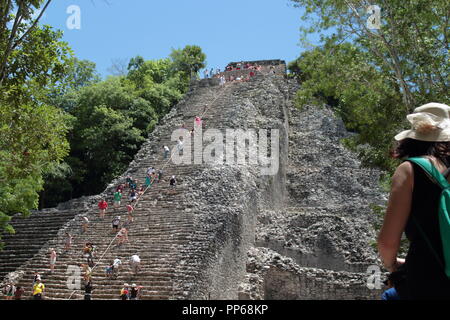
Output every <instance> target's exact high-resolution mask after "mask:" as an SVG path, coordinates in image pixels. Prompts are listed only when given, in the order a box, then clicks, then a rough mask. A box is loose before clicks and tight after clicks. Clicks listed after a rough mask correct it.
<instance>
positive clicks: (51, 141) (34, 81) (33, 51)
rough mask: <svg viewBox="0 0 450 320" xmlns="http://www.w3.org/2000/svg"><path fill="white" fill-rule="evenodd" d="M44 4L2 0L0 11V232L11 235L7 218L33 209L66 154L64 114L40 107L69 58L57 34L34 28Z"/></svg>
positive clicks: (61, 77) (36, 26) (66, 122)
mask: <svg viewBox="0 0 450 320" xmlns="http://www.w3.org/2000/svg"><path fill="white" fill-rule="evenodd" d="M49 4H50V1H46V2H44V1H39V0H34V1H31V0H30V1H2V6H1V7H0V92H1V93H2V94H1V96H0V230H2V229H6V230H8V231H13V230H12V228H11V226H9V225H8V221H9V219H10V216H11V215H13V214H15V213H22V214H24V215H25V216H26V215H29V214H30V210H31V209H35V208H37V204H38V197H39V195H38V192H39V191H40V190H41V189H42V185H43V179H42V175H43V173H44V172H45V171H46V170H47V169H48V167H49V166H50V165H52V164H55V163H58V162H60V161H61V160H62V159H63V158H64V157H65V156H66V155H67V153H68V149H69V145H68V142H67V140H66V134H67V132H68V130H69V126H70V121H69V119H68V117H67V115H66V114H65V113H64V112H63V111H62V110H60V109H57V108H55V107H52V106H49V105H48V104H46V103H45V102H46V101H47V97H48V94H49V92H50V91H51V90H52V88H53V87H54V86H55V85H56V84H57V83H58V82H59V81H61V79H63V78H64V76H65V75H66V72H67V64H66V62H67V61H68V60H69V59H70V54H71V51H70V49H69V48H68V46H67V44H66V43H64V42H61V41H60V38H61V36H62V33H61V32H59V31H53V30H52V29H51V28H50V27H49V26H40V25H38V21H39V19H40V17H41V16H42V14H43V13H44V11H45V9H46V8H47V7H48V5H49ZM38 9H42V10H41V12H40V14H39V15H38V17H37V18H36V19H34V20H32V16H33V13H34V12H35V11H36V10H38Z"/></svg>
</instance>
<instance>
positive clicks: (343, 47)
mask: <svg viewBox="0 0 450 320" xmlns="http://www.w3.org/2000/svg"><path fill="white" fill-rule="evenodd" d="M292 1H293V2H295V3H296V5H298V6H301V7H303V8H304V9H305V14H304V16H303V17H302V18H303V19H304V20H307V21H309V22H310V24H309V27H308V28H303V30H302V31H303V35H302V41H303V42H304V43H306V41H307V37H308V35H309V34H311V33H315V32H321V33H322V35H323V36H322V38H321V44H320V45H319V46H317V47H316V48H314V49H313V50H310V51H307V52H305V53H304V54H302V55H301V56H300V57H299V58H298V59H297V60H296V61H294V62H292V63H291V64H290V65H289V69H290V70H291V72H292V73H293V74H294V75H295V76H296V77H298V78H299V80H300V81H301V82H302V87H301V89H300V91H299V92H298V94H297V104H298V105H299V106H301V105H303V104H305V103H309V102H311V101H314V102H316V103H317V102H319V103H327V104H329V105H331V106H333V107H334V108H335V109H336V110H337V111H338V112H339V114H340V115H341V116H342V117H343V119H344V121H345V124H346V126H347V128H349V129H350V130H352V131H355V132H357V133H358V134H357V135H355V136H354V137H353V138H351V139H348V140H347V141H346V143H347V145H348V146H350V147H352V148H353V149H354V150H356V151H358V152H359V155H360V157H361V158H362V159H363V161H364V163H365V164H366V165H371V166H378V167H381V168H383V169H386V170H388V171H391V170H392V169H393V168H394V167H395V165H396V162H394V161H392V160H391V159H390V158H389V149H390V148H391V146H392V140H393V136H394V134H395V133H397V132H398V131H399V130H401V129H402V128H405V127H408V126H409V125H408V123H406V121H405V117H406V114H408V113H410V112H412V110H413V109H414V108H415V107H418V106H419V105H421V104H424V103H427V102H431V101H434V102H441V103H449V98H450V96H449V91H448V84H449V83H448V81H449V57H448V49H449V44H448V36H449V34H448V32H449V28H448V26H449V17H450V3H449V2H448V1H444V0H437V1H433V2H428V1H423V0H413V1H400V0H389V1H388V0H381V1H378V2H377V5H378V6H379V7H380V8H381V21H380V28H379V29H369V28H368V26H367V20H368V19H369V16H370V13H368V12H367V9H368V7H369V5H370V3H369V2H367V1H357V0H292ZM327 32H328V33H327Z"/></svg>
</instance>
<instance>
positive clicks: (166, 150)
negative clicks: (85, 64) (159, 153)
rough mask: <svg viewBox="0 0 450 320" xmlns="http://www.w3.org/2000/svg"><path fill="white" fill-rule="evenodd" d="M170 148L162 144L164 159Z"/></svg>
mask: <svg viewBox="0 0 450 320" xmlns="http://www.w3.org/2000/svg"><path fill="white" fill-rule="evenodd" d="M169 152H170V149H169V147H168V146H164V159H167V157H168V156H169Z"/></svg>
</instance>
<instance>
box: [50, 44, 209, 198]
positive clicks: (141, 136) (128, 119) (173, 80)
mask: <svg viewBox="0 0 450 320" xmlns="http://www.w3.org/2000/svg"><path fill="white" fill-rule="evenodd" d="M181 51H183V50H180V52H181ZM200 51H201V50H200ZM186 52H194V54H196V55H197V54H198V51H189V50H184V51H183V54H184V55H186ZM184 58H185V59H187V60H189V61H196V59H198V56H196V57H189V56H188V55H186V56H184ZM203 59H204V57H203ZM75 62H76V61H75ZM78 64H79V65H81V66H83V67H82V68H81V69H80V68H71V69H70V70H71V72H72V73H77V74H82V75H88V76H84V77H79V76H73V75H70V74H69V75H68V78H69V79H80V78H82V79H86V80H87V81H82V83H83V84H86V85H80V86H69V88H68V89H67V90H64V92H65V94H63V95H61V96H59V98H58V99H54V101H55V102H56V105H57V106H58V107H59V108H61V109H63V110H66V111H68V112H69V113H70V114H71V115H72V116H73V119H74V123H73V129H72V130H71V131H70V133H69V135H68V137H69V141H70V146H71V151H70V155H69V156H68V157H67V158H66V159H65V161H66V163H67V164H68V165H69V166H70V168H71V170H70V171H65V173H66V174H67V176H66V179H65V181H64V182H63V183H62V185H61V188H60V189H59V190H55V188H54V185H55V184H57V183H60V182H61V178H60V177H59V176H58V175H54V174H51V175H48V178H47V180H46V187H45V190H44V192H43V198H45V203H43V202H41V205H42V206H43V205H45V206H53V205H56V204H57V203H58V202H60V201H61V200H62V199H64V200H67V199H70V198H72V197H78V196H81V195H89V194H95V193H99V192H101V191H103V189H104V188H105V186H106V185H107V184H108V183H109V182H110V181H111V180H112V179H113V178H114V177H116V176H117V175H120V174H122V173H123V171H124V170H125V169H126V167H127V166H128V164H129V162H130V161H131V160H132V158H133V156H134V155H135V153H136V152H137V151H138V149H139V147H140V146H141V144H142V143H143V141H144V140H145V138H146V137H147V136H148V134H149V133H150V132H151V131H152V130H153V129H154V128H155V126H156V124H157V123H158V121H159V120H160V119H161V118H162V117H163V116H164V115H165V114H166V113H168V112H169V111H170V108H171V107H172V106H173V105H175V104H176V103H177V102H178V101H179V100H180V99H181V97H182V96H183V94H184V93H185V92H186V91H187V89H188V87H189V81H190V79H189V77H187V76H186V73H185V70H184V69H180V64H177V63H176V62H175V61H174V60H172V59H168V58H167V59H160V60H147V61H146V60H144V58H143V57H141V56H136V57H134V58H132V59H131V60H130V62H129V64H128V72H127V75H126V76H123V75H122V76H111V77H108V78H107V79H106V80H104V81H97V80H96V77H95V72H93V71H92V70H94V69H95V68H93V67H92V65H91V64H89V63H87V62H84V63H83V64H80V63H79V62H78ZM65 88H67V86H65ZM50 191H51V192H50Z"/></svg>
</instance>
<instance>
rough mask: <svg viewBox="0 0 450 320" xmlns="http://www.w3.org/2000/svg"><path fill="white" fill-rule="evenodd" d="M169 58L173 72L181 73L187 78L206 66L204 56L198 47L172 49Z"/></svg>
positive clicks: (189, 46) (188, 46)
mask: <svg viewBox="0 0 450 320" xmlns="http://www.w3.org/2000/svg"><path fill="white" fill-rule="evenodd" d="M170 57H171V58H172V61H173V68H174V70H177V71H181V72H183V73H184V74H185V75H186V76H187V77H189V78H190V77H191V75H192V74H197V73H198V71H199V70H200V69H202V68H204V67H205V66H206V64H205V60H206V55H205V54H204V53H203V52H202V49H201V48H200V47H199V46H195V45H192V46H191V45H187V46H186V47H184V48H183V49H177V50H175V49H172V53H171V54H170Z"/></svg>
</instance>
